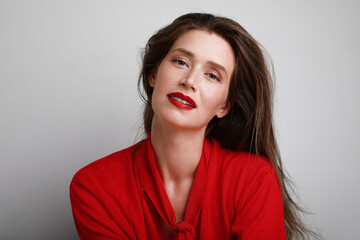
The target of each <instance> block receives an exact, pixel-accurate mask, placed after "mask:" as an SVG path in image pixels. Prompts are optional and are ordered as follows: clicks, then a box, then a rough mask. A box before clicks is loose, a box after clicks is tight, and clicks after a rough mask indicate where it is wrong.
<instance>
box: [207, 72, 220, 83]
mask: <svg viewBox="0 0 360 240" xmlns="http://www.w3.org/2000/svg"><path fill="white" fill-rule="evenodd" d="M207 75H208V76H209V77H210V78H211V79H214V80H217V81H219V80H220V79H219V77H218V76H217V75H216V74H214V73H208V74H207Z"/></svg>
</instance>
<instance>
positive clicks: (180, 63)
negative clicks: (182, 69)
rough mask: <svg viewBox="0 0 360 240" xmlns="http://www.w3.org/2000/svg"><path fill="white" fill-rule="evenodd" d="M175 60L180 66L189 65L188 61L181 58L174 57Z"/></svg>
mask: <svg viewBox="0 0 360 240" xmlns="http://www.w3.org/2000/svg"><path fill="white" fill-rule="evenodd" d="M174 62H175V63H176V64H178V65H180V66H187V64H186V62H185V61H183V60H181V59H174Z"/></svg>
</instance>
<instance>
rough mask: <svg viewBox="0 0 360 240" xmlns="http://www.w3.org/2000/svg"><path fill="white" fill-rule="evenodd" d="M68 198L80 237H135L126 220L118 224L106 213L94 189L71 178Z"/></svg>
mask: <svg viewBox="0 0 360 240" xmlns="http://www.w3.org/2000/svg"><path fill="white" fill-rule="evenodd" d="M70 200H71V207H72V212H73V216H74V221H75V226H76V230H77V232H78V234H79V237H80V239H86V240H91V239H96V240H105V239H107V240H109V239H122V240H123V239H135V237H134V236H131V235H133V234H131V235H130V234H129V232H130V230H131V229H132V227H131V224H130V223H128V222H127V221H124V222H123V223H121V226H119V225H118V224H117V223H116V222H115V221H114V220H113V219H112V218H111V216H110V214H109V213H108V211H107V209H106V206H104V205H103V203H102V202H101V201H100V200H99V198H98V196H97V194H96V193H95V192H94V190H92V191H91V190H90V189H89V188H88V187H86V185H84V184H81V183H79V182H78V181H75V180H73V181H72V182H71V184H70Z"/></svg>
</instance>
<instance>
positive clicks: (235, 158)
mask: <svg viewBox="0 0 360 240" xmlns="http://www.w3.org/2000/svg"><path fill="white" fill-rule="evenodd" d="M213 146H214V148H215V149H216V151H215V152H216V155H217V159H218V160H219V161H218V164H219V165H220V166H221V169H223V170H225V171H228V172H229V173H235V174H240V173H242V174H244V173H245V172H246V173H247V174H250V175H253V174H255V173H259V172H269V171H273V167H272V165H271V163H270V161H269V159H268V158H266V157H264V156H261V155H259V154H255V153H249V152H245V151H234V150H230V149H226V148H223V147H222V146H221V145H220V143H219V142H217V141H214V143H213Z"/></svg>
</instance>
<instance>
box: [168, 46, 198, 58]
mask: <svg viewBox="0 0 360 240" xmlns="http://www.w3.org/2000/svg"><path fill="white" fill-rule="evenodd" d="M176 51H178V52H182V53H184V54H186V55H188V56H189V57H194V56H195V54H194V53H192V52H190V51H189V50H186V49H184V48H175V49H174V50H172V51H171V53H173V52H176Z"/></svg>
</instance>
